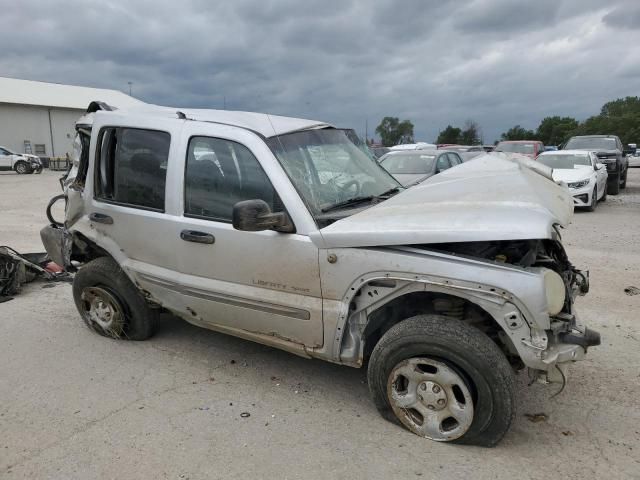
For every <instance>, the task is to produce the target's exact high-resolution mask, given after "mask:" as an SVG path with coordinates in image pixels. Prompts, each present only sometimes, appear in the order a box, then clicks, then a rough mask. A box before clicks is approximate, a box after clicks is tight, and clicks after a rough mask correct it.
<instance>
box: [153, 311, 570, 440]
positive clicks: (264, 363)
mask: <svg viewBox="0 0 640 480" xmlns="http://www.w3.org/2000/svg"><path fill="white" fill-rule="evenodd" d="M150 341H151V342H154V343H155V344H156V345H155V348H159V349H162V350H163V351H168V352H169V353H171V354H172V355H177V356H182V357H188V360H189V361H190V362H193V363H202V364H204V365H206V366H207V368H208V369H209V371H210V374H211V376H212V377H214V378H215V379H216V380H218V379H219V380H221V381H223V382H224V381H225V379H226V378H228V377H229V376H232V377H233V381H234V382H238V383H242V384H245V385H251V386H253V387H255V388H256V391H257V392H261V391H262V392H264V391H268V389H270V388H272V387H273V386H274V382H278V383H279V384H280V388H285V389H286V388H288V389H289V390H291V393H294V391H295V393H298V392H300V394H304V395H312V396H314V397H316V398H317V399H318V400H321V404H320V403H319V404H318V407H317V408H320V409H325V410H327V414H328V413H329V412H330V411H336V410H337V411H343V412H348V413H353V414H354V415H356V416H358V417H360V416H362V417H366V418H368V419H370V421H371V422H373V424H375V425H378V426H381V425H387V426H391V425H392V424H390V423H388V422H387V421H386V420H384V419H383V417H382V416H380V414H379V413H378V411H377V409H376V408H375V406H374V404H373V401H372V400H371V397H370V394H369V389H368V385H367V375H366V366H365V367H364V368H351V367H348V366H343V365H336V364H333V363H329V362H325V361H321V360H316V359H306V358H302V357H299V356H297V355H294V354H291V353H288V352H285V351H282V350H278V349H276V348H272V347H268V346H264V345H261V344H257V343H254V342H251V341H247V340H243V339H240V338H237V337H233V336H230V335H226V334H222V333H218V332H214V331H211V330H207V329H204V328H200V327H197V326H194V325H191V324H189V323H188V322H186V321H184V320H182V319H180V318H177V317H175V316H173V315H171V314H163V315H162V317H161V321H160V325H159V330H158V333H157V334H156V335H155V336H154V337H153V339H151V340H150ZM528 383H529V380H528V378H527V375H526V372H525V371H521V372H519V373H518V374H517V376H516V385H517V386H516V395H517V417H516V419H515V420H514V423H513V426H512V429H511V430H513V431H510V432H508V433H507V435H506V437H505V441H504V444H505V445H509V446H510V447H514V446H519V445H525V444H528V442H530V441H531V435H535V431H534V430H535V429H534V428H532V427H531V423H530V422H529V421H527V420H526V418H525V416H524V415H525V414H527V413H529V411H530V410H531V407H532V405H537V408H538V409H540V410H541V411H550V410H552V407H551V403H552V402H551V401H550V398H549V397H550V394H551V393H552V392H550V391H549V390H548V389H545V388H543V387H542V386H538V387H540V388H536V386H535V385H534V386H533V387H530V386H528ZM556 390H557V389H556V388H553V391H554V392H555V391H556ZM372 428H375V427H372ZM391 428H398V429H401V428H402V427H400V426H392V427H391ZM405 433H406V434H407V435H408V438H411V436H412V435H413V434H412V433H410V432H408V431H406V432H405ZM456 448H478V447H473V446H467V447H462V446H459V445H456Z"/></svg>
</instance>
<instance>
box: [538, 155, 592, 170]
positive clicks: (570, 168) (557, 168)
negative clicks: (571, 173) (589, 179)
mask: <svg viewBox="0 0 640 480" xmlns="http://www.w3.org/2000/svg"><path fill="white" fill-rule="evenodd" d="M563 157H564V158H576V157H584V158H585V159H586V161H587V162H588V163H573V164H571V166H569V164H567V165H565V166H561V167H557V166H551V165H548V164H547V163H545V161H544V160H545V159H546V158H554V159H556V160H558V159H560V158H563ZM537 161H538V162H540V163H542V164H543V165H546V166H547V167H549V168H553V169H554V170H573V169H574V168H575V167H576V166H578V167H591V168H594V165H593V159H592V158H591V154H590V153H589V152H585V153H583V154H580V153H558V152H553V153H549V154H546V153H543V154H542V155H540V156H539V157H538V160H537Z"/></svg>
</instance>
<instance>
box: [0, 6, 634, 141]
mask: <svg viewBox="0 0 640 480" xmlns="http://www.w3.org/2000/svg"><path fill="white" fill-rule="evenodd" d="M636 4H637V2H635V1H623V0H619V1H613V2H608V3H607V4H603V2H601V1H598V0H553V1H552V0H537V1H535V2H533V1H529V0H522V1H514V0H475V1H471V0H460V1H455V2H453V1H449V2H445V1H442V0H404V1H403V2H398V1H394V0H380V1H376V2H365V1H351V2H349V1H344V0H323V1H322V2H313V3H312V2H301V1H299V0H262V1H257V0H236V1H234V2H209V1H205V0H193V1H189V2H157V1H151V0H129V1H125V0H118V1H109V2H97V1H96V2H86V1H81V0H71V1H66V2H53V1H52V2H41V1H35V0H23V1H21V2H9V1H3V0H0V8H1V11H2V12H3V13H2V15H1V16H0V45H2V48H0V75H4V76H13V77H18V78H29V79H35V80H43V81H53V82H61V83H70V84H78V85H88V86H95V87H103V88H116V89H120V90H123V91H126V90H127V89H128V86H127V82H129V81H131V82H133V93H134V96H137V97H139V98H141V99H143V100H145V101H148V102H152V103H158V104H164V105H174V106H184V107H204V108H221V107H222V105H223V103H225V102H226V105H227V108H230V109H238V110H257V111H268V112H272V113H279V114H284V115H292V116H301V117H308V118H317V119H320V120H326V121H330V122H333V123H335V124H338V125H341V126H352V127H355V128H356V129H357V130H358V131H361V132H363V133H364V126H365V121H367V120H368V123H369V133H370V134H371V133H372V131H373V129H374V127H375V125H376V124H377V123H378V122H379V121H380V119H381V118H382V117H383V116H385V115H394V116H399V117H401V118H409V119H411V120H413V122H414V123H415V125H416V133H417V137H418V139H420V140H433V139H434V137H435V136H436V135H437V132H438V130H440V129H441V128H443V127H445V126H446V125H447V124H449V123H452V124H458V125H461V124H462V123H463V122H464V121H465V120H466V119H468V118H472V119H475V120H476V121H478V122H479V123H480V125H481V126H482V127H483V131H484V134H485V140H487V141H491V140H493V139H494V138H496V137H497V136H498V135H499V133H500V132H501V131H504V130H506V129H507V128H508V127H510V126H512V125H514V124H515V123H520V124H522V125H524V126H526V127H528V128H532V127H535V126H536V125H537V123H538V122H539V121H540V119H541V118H542V117H544V116H546V115H554V114H562V115H565V114H567V115H575V116H577V117H579V118H584V117H586V116H588V115H591V114H594V113H596V112H598V111H599V109H600V106H601V105H602V104H603V103H604V102H605V101H607V100H609V99H612V98H615V97H618V96H624V95H637V94H638V87H637V85H639V84H640V69H639V68H638V67H637V65H640V58H639V55H640V54H639V53H637V52H636V49H635V48H633V46H635V45H637V44H638V43H639V41H640V31H638V26H640V19H639V18H638V17H639V16H640V10H639V9H638V6H637V5H636ZM16 26H19V27H20V28H21V29H23V31H22V32H21V34H20V35H17V34H16ZM621 27H625V28H624V29H623V28H621ZM18 30H20V29H18Z"/></svg>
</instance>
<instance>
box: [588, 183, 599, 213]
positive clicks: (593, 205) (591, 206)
mask: <svg viewBox="0 0 640 480" xmlns="http://www.w3.org/2000/svg"><path fill="white" fill-rule="evenodd" d="M597 206H598V187H597V186H596V188H594V189H593V192H592V193H591V203H590V204H589V206H588V207H587V211H589V212H593V211H594V210H595V209H596V207H597Z"/></svg>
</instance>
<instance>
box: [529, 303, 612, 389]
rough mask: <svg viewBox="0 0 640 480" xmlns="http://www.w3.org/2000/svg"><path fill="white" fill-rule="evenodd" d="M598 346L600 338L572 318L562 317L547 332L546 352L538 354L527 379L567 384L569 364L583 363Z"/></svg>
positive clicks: (554, 321) (570, 316)
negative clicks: (587, 355)
mask: <svg viewBox="0 0 640 480" xmlns="http://www.w3.org/2000/svg"><path fill="white" fill-rule="evenodd" d="M598 345H600V334H599V333H598V332H596V331H595V330H592V329H589V328H587V327H585V326H584V325H581V324H579V323H578V321H577V318H576V316H575V315H562V316H561V317H557V318H555V319H554V320H553V321H552V323H551V330H548V331H547V348H545V349H540V350H539V352H538V353H537V355H536V356H537V357H538V358H537V360H538V361H537V362H536V363H537V365H535V366H534V367H533V368H531V367H530V368H529V376H530V377H531V378H533V379H534V380H537V381H539V382H542V383H562V384H564V383H566V381H567V377H568V366H569V364H570V363H571V362H576V361H579V360H582V359H584V357H585V355H586V353H587V349H588V348H589V347H595V346H598Z"/></svg>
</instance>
